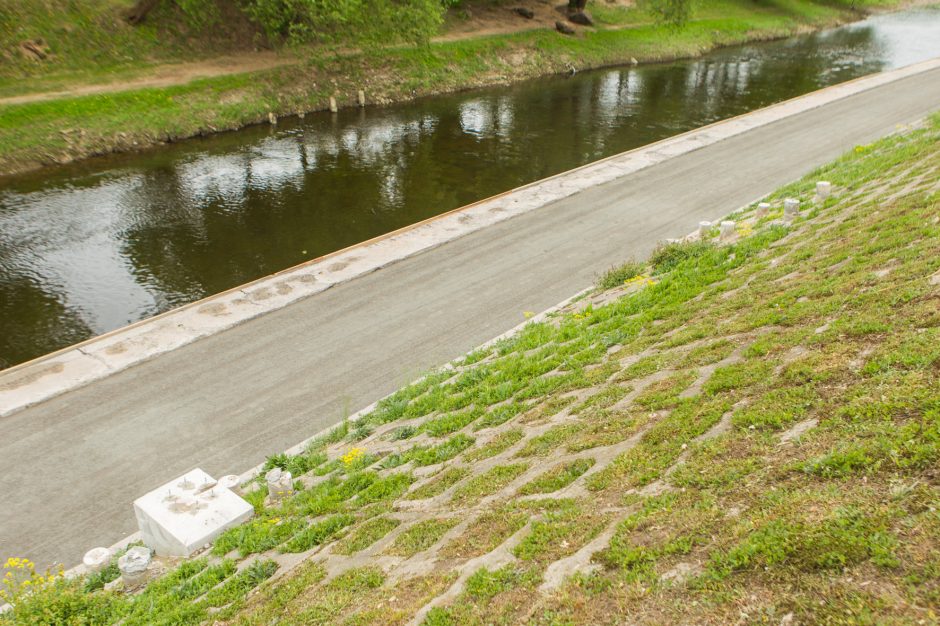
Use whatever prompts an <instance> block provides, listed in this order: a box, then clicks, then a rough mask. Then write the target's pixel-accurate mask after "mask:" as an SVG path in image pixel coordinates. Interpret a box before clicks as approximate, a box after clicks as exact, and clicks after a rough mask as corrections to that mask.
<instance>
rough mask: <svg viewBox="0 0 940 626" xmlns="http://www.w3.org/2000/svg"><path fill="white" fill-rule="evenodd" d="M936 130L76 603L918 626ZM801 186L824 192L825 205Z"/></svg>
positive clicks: (706, 249)
mask: <svg viewBox="0 0 940 626" xmlns="http://www.w3.org/2000/svg"><path fill="white" fill-rule="evenodd" d="M938 139H940V118H934V120H933V122H932V123H931V124H929V126H928V127H927V128H925V129H921V130H917V131H914V132H912V133H909V134H905V135H901V136H897V137H892V138H887V139H885V140H882V141H880V142H878V143H875V144H872V145H870V146H863V147H858V148H856V149H855V151H854V152H852V153H850V154H848V155H846V156H845V157H844V158H842V159H840V160H839V161H837V162H836V163H834V164H832V165H830V166H828V167H826V168H823V169H822V170H821V171H818V172H816V173H814V174H813V175H812V176H810V177H808V178H807V179H805V180H804V181H801V182H798V183H795V184H793V185H791V186H789V187H786V188H784V189H782V190H780V191H778V192H777V193H776V194H774V195H773V196H772V197H771V198H769V199H768V200H769V201H770V202H771V204H772V207H773V208H772V209H771V212H770V213H769V214H768V215H766V216H762V217H760V218H758V217H757V216H756V213H755V210H754V207H750V208H748V209H746V210H744V211H742V212H740V213H739V214H737V215H736V216H735V217H734V219H736V220H737V225H738V227H737V233H736V235H735V236H734V237H733V238H732V241H730V242H728V243H727V245H726V244H718V243H717V242H713V241H712V240H711V238H706V241H704V242H700V241H690V242H685V243H682V244H672V245H667V246H664V247H662V248H661V249H660V250H659V251H658V252H657V253H656V255H654V258H653V259H652V261H651V264H650V265H649V266H648V267H647V268H646V270H645V272H641V274H640V275H639V276H636V277H633V278H630V279H628V280H626V282H625V283H624V284H622V285H620V286H618V287H616V288H614V289H612V290H608V291H598V292H597V293H594V294H591V295H589V296H587V297H585V298H583V299H581V300H579V301H577V302H575V303H574V304H572V305H570V306H569V307H568V308H567V310H565V311H562V312H560V313H558V314H555V315H552V316H550V317H549V318H547V319H546V320H545V321H542V322H538V323H532V324H530V325H528V326H527V327H526V328H525V329H524V330H523V331H521V332H520V333H519V334H518V335H516V336H515V337H513V338H510V339H508V340H505V341H502V342H499V343H497V344H496V345H494V346H492V347H488V348H485V349H481V350H479V351H476V352H474V353H472V354H470V355H468V356H467V357H466V358H465V359H463V360H462V361H460V362H458V363H456V364H455V367H454V368H452V369H445V370H443V371H439V372H434V373H431V374H429V375H428V376H427V377H426V378H424V379H423V380H421V381H420V382H417V383H415V384H413V385H411V386H408V387H406V388H404V389H402V390H400V391H399V392H398V393H396V394H395V395H393V396H392V397H390V398H388V399H386V400H384V401H383V402H381V403H380V404H379V406H378V408H377V409H376V410H375V411H373V412H372V413H370V414H368V415H366V416H364V417H362V418H361V419H359V420H357V421H356V422H355V423H347V424H344V425H342V426H341V427H338V428H337V429H335V430H333V431H332V432H330V433H329V434H327V435H324V436H323V437H322V438H320V439H318V440H317V441H315V442H314V443H313V444H311V446H310V447H309V450H308V451H307V452H306V453H304V454H302V455H299V456H296V457H284V456H279V457H273V458H272V459H270V460H269V465H270V466H274V465H278V466H281V467H284V468H286V469H289V470H291V471H292V472H293V473H294V474H295V476H299V479H298V485H297V486H298V492H297V493H296V494H295V495H293V496H292V497H290V498H289V499H287V500H286V501H283V502H282V503H280V504H265V503H264V499H265V495H266V494H265V493H264V491H263V490H259V491H253V492H251V493H250V494H249V495H248V498H249V499H250V500H252V501H253V502H254V503H255V505H256V509H257V513H258V515H257V517H256V518H255V519H254V520H253V521H252V522H250V523H249V524H246V525H245V526H242V527H240V528H236V529H233V530H231V531H229V532H227V533H226V534H225V535H223V536H222V537H221V538H220V539H219V540H218V541H217V542H216V544H215V546H214V547H213V548H212V550H211V551H210V552H209V553H208V554H207V555H205V556H203V557H201V559H196V560H191V561H190V562H188V563H187V564H185V565H183V566H181V567H180V568H179V569H177V570H175V572H174V573H171V574H170V575H168V576H167V577H164V578H162V579H160V580H158V581H156V582H154V583H151V585H150V586H149V587H148V589H147V590H146V591H145V592H144V593H143V595H140V596H136V597H133V599H127V597H125V596H119V595H116V594H112V593H109V592H102V591H98V592H95V593H94V594H86V593H83V592H75V597H76V598H80V600H76V601H75V603H74V604H73V605H72V606H73V607H78V608H76V610H79V611H83V610H85V609H84V608H81V607H82V606H91V605H94V606H95V609H96V610H97V611H98V612H99V613H98V614H99V615H101V616H103V618H104V619H103V620H102V621H104V622H107V621H115V620H117V619H120V618H121V617H122V616H129V618H127V619H126V620H125V622H124V623H138V622H135V621H134V620H135V619H136V620H145V621H146V623H173V624H180V623H198V622H200V621H208V622H210V623H211V622H213V621H215V622H218V623H233V624H235V623H237V624H268V623H272V620H274V621H277V622H278V623H300V624H321V623H322V624H339V623H356V624H366V623H376V624H393V623H394V624H401V623H416V624H417V623H427V624H470V623H507V624H514V623H535V624H542V623H545V624H556V623H565V624H567V623H576V624H596V623H606V622H611V621H615V620H616V619H617V618H618V616H619V618H621V619H625V620H628V621H629V622H631V623H650V624H661V623H678V622H682V623H686V622H694V623H715V624H726V623H735V622H738V621H742V622H751V621H756V622H760V621H763V622H766V623H774V624H777V623H784V624H785V623H809V622H827V621H828V622H833V623H843V622H851V621H853V620H854V621H860V622H866V621H868V622H871V623H885V622H893V621H898V622H905V623H906V622H911V623H917V622H918V621H919V620H926V621H931V620H934V619H936V615H935V613H934V612H935V611H936V608H937V606H938V601H940V585H938V582H937V581H938V578H937V576H936V572H937V571H938V568H940V552H938V550H937V545H938V540H940V517H938V516H937V510H938V507H940V495H938V492H937V486H938V480H940V479H938V475H937V471H936V466H937V461H938V457H940V385H938V384H937V383H938V371H940V370H938V368H940V273H938V272H940V195H938V194H940V183H938V180H940V175H938V173H940V142H938ZM818 179H825V180H830V181H832V183H833V187H834V193H833V195H832V196H831V197H829V198H828V199H826V200H823V201H818V202H817V201H813V200H812V197H811V193H812V185H813V182H814V181H815V180H818ZM791 196H792V197H798V198H800V199H802V201H803V202H802V207H803V209H804V210H803V212H802V213H801V215H800V216H799V217H797V218H796V219H795V220H793V221H792V222H789V223H785V222H783V221H782V220H781V213H782V211H781V209H780V206H781V204H782V199H783V198H784V197H791ZM711 234H712V235H715V234H716V233H711ZM250 489H251V487H249V490H250ZM269 559H270V560H269ZM275 565H277V566H278V568H277V573H276V575H275V577H274V578H273V579H271V580H269V581H268V582H265V583H263V584H261V586H260V588H258V589H257V590H256V591H254V592H252V593H251V594H249V593H248V592H249V590H250V589H252V588H254V587H255V586H256V585H258V584H260V583H261V581H262V580H264V579H265V578H267V577H268V576H270V575H271V574H272V572H274V570H275ZM237 570H238V571H240V572H241V573H236V571H237ZM60 585H61V587H60V588H59V589H58V590H54V591H53V590H49V591H45V592H43V593H42V594H39V595H37V596H36V597H35V601H34V602H32V603H24V604H23V606H22V610H24V611H27V610H29V609H30V607H31V606H32V607H34V608H37V609H38V608H39V605H40V604H41V603H40V602H39V600H40V599H42V598H43V597H45V596H46V595H48V596H49V597H50V598H52V597H60V596H62V595H63V594H65V593H66V586H65V585H63V584H61V583H60ZM47 604H49V605H51V602H48V601H47ZM145 609H146V610H145ZM89 610H90V609H89ZM2 621H3V619H0V622H2ZM140 623H144V622H143V621H141V622H140ZM925 623H926V622H925Z"/></svg>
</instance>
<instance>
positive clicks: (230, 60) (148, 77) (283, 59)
mask: <svg viewBox="0 0 940 626" xmlns="http://www.w3.org/2000/svg"><path fill="white" fill-rule="evenodd" d="M299 62H300V59H299V58H296V57H290V56H286V55H282V54H278V53H276V52H271V51H263V52H245V53H241V54H234V55H228V56H223V57H216V58H214V59H206V60H203V61H193V62H190V63H168V64H165V65H155V66H153V67H151V68H149V69H148V71H147V72H146V74H145V75H144V76H139V77H136V78H129V79H125V78H120V77H117V78H115V81H114V82H110V83H94V84H89V85H76V86H74V87H70V88H68V89H61V90H56V91H43V92H39V93H30V94H25V95H21V96H9V97H6V98H0V105H7V104H26V103H29V102H42V101H45V100H55V99H57V98H64V97H74V96H90V95H94V94H102V93H115V92H118V91H129V90H132V89H144V88H147V87H172V86H174V85H185V84H186V83H189V82H192V81H194V80H198V79H200V78H210V77H213V76H227V75H229V74H242V73H245V72H256V71H259V70H267V69H271V68H274V67H280V66H283V65H292V64H295V63H299Z"/></svg>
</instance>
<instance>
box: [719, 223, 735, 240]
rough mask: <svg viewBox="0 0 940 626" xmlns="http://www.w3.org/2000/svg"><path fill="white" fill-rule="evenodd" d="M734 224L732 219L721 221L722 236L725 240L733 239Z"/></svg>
mask: <svg viewBox="0 0 940 626" xmlns="http://www.w3.org/2000/svg"><path fill="white" fill-rule="evenodd" d="M734 226H735V224H734V222H733V221H732V220H725V221H723V222H722V223H721V238H722V239H723V240H727V239H731V237H733V236H734Z"/></svg>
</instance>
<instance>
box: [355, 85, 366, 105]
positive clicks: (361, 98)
mask: <svg viewBox="0 0 940 626" xmlns="http://www.w3.org/2000/svg"><path fill="white" fill-rule="evenodd" d="M356 95H357V96H358V98H359V106H361V107H364V106H365V105H366V92H364V91H363V90H362V89H360V90H359V93H358V94H356Z"/></svg>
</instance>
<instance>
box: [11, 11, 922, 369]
mask: <svg viewBox="0 0 940 626" xmlns="http://www.w3.org/2000/svg"><path fill="white" fill-rule="evenodd" d="M938 55H940V10H936V9H920V10H914V11H907V12H904V13H897V14H890V15H882V16H877V17H873V18H870V19H868V20H865V21H863V22H858V23H855V24H851V25H848V26H845V27H842V28H837V29H833V30H830V31H825V32H821V33H817V34H812V35H806V36H801V37H795V38H792V39H787V40H783V41H778V42H772V43H763V44H755V45H746V46H741V47H735V48H727V49H724V50H720V51H717V52H715V53H713V54H710V55H708V56H707V57H704V58H701V59H695V60H686V61H679V62H675V63H669V64H664V65H652V66H641V67H630V68H617V69H609V70H599V71H595V72H588V73H582V74H578V75H576V76H574V77H570V78H561V77H553V78H545V79H540V80H535V81H530V82H526V83H523V84H520V85H515V86H512V87H500V88H493V89H486V90H480V91H473V92H466V93H462V94H457V95H454V96H444V97H435V98H428V99H424V100H420V101H417V102H412V103H409V104H406V105H401V106H393V107H383V108H367V109H365V110H349V111H342V112H340V113H339V114H338V115H330V114H318V115H308V116H307V118H306V119H305V120H302V121H301V120H296V119H294V120H283V121H282V123H281V124H280V125H279V126H277V127H276V128H271V127H268V126H259V127H253V128H249V129H245V130H241V131H238V132H232V133H225V134H221V135H216V136H213V137H210V138H205V139H197V140H190V141H186V142H182V143H179V144H176V145H173V146H169V147H165V148H160V149H158V150H154V151H150V152H147V153H144V154H137V155H115V156H112V157H106V158H98V159H92V160H88V161H85V162H82V163H78V164H74V165H71V166H66V167H60V168H55V169H47V170H42V171H41V172H37V173H34V174H31V175H26V176H21V177H17V178H10V179H5V180H3V181H0V367H3V366H8V365H13V364H16V363H20V362H22V361H26V360H28V359H31V358H34V357H37V356H41V355H42V354H45V353H47V352H51V351H53V350H55V349H58V348H61V347H64V346H67V345H70V344H72V343H75V342H77V341H81V340H83V339H86V338H88V337H91V336H94V335H97V334H100V333H103V332H106V331H108V330H112V329H114V328H118V327H120V326H123V325H125V324H128V323H130V322H134V321H136V320H140V319H143V318H146V317H149V316H152V315H154V314H156V313H160V312H162V311H166V310H168V309H170V308H173V307H176V306H179V305H181V304H185V303H187V302H192V301H193V300H197V299H199V298H202V297H205V296H208V295H211V294H214V293H218V292H220V291H223V290H225V289H228V288H230V287H233V286H236V285H239V284H242V283H245V282H247V281H250V280H252V279H255V278H258V277H260V276H264V275H266V274H270V273H272V272H276V271H278V270H281V269H284V268H286V267H290V266H292V265H295V264H297V263H300V262H302V261H305V260H307V259H311V258H314V257H317V256H320V255H323V254H326V253H328V252H332V251H334V250H338V249H340V248H343V247H345V246H348V245H351V244H354V243H357V242H360V241H363V240H365V239H368V238H370V237H374V236H376V235H380V234H382V233H385V232H388V231H390V230H394V229H396V228H399V227H401V226H405V225H407V224H411V223H414V222H417V221H419V220H422V219H425V218H427V217H431V216H433V215H437V214H440V213H443V212H445V211H448V210H450V209H453V208H456V207H459V206H462V205H465V204H468V203H471V202H474V201H476V200H479V199H481V198H485V197H487V196H491V195H494V194H497V193H500V192H503V191H506V190H508V189H511V188H513V187H517V186H519V185H522V184H525V183H528V182H531V181H534V180H537V179H540V178H544V177H546V176H549V175H552V174H555V173H558V172H562V171H565V170H568V169H571V168H573V167H577V166H579V165H583V164H585V163H588V162H590V161H594V160H596V159H599V158H602V157H606V156H609V155H612V154H616V153H618V152H622V151H624V150H629V149H631V148H635V147H638V146H642V145H645V144H648V143H650V142H653V141H656V140H659V139H663V138H665V137H669V136H671V135H675V134H677V133H680V132H683V131H686V130H689V129H693V128H696V127H699V126H702V125H704V124H708V123H711V122H714V121H717V120H721V119H724V118H728V117H731V116H734V115H738V114H741V113H745V112H747V111H751V110H754V109H757V108H760V107H763V106H766V105H768V104H772V103H774V102H779V101H781V100H785V99H787V98H792V97H794V96H798V95H801V94H804V93H807V92H810V91H813V90H816V89H819V88H821V87H825V86H827V85H832V84H835V83H839V82H842V81H845V80H849V79H851V78H856V77H858V76H863V75H866V74H871V73H873V72H879V71H883V70H888V69H892V68H896V67H901V66H903V65H908V64H910V63H914V62H917V61H922V60H925V59H928V58H931V57H934V56H938Z"/></svg>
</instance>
